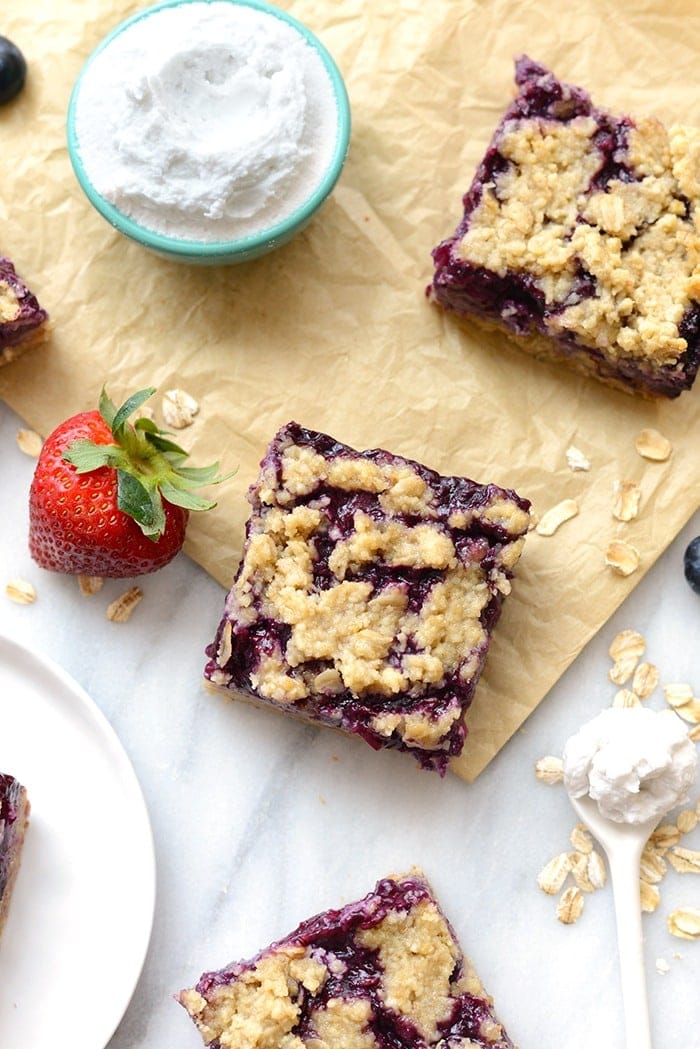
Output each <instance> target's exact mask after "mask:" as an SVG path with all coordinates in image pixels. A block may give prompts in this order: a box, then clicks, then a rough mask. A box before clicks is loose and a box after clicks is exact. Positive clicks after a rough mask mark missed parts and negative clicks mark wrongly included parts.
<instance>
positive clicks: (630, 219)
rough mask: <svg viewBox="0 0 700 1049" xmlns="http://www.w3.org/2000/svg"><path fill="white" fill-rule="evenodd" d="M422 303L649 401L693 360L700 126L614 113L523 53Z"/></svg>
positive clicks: (698, 305)
mask: <svg viewBox="0 0 700 1049" xmlns="http://www.w3.org/2000/svg"><path fill="white" fill-rule="evenodd" d="M515 79H516V84H517V88H518V94H517V97H516V98H515V99H514V101H513V102H512V103H511V105H510V106H509V107H508V109H507V111H506V113H505V115H504V117H503V119H502V120H501V122H500V124H499V125H498V127H497V128H496V131H495V134H494V136H493V138H492V140H491V143H490V145H489V147H488V150H487V152H486V155H485V157H484V159H483V160H482V162H481V164H480V165H479V168H478V170H477V172H476V175H475V176H474V180H473V182H472V184H471V187H470V189H469V191H468V192H467V193H466V195H465V197H464V201H463V203H464V216H463V218H462V221H461V222H460V224H459V226H458V227H457V229H456V231H455V233H454V234H453V236H451V237H449V238H448V239H447V240H445V241H444V242H443V243H442V244H440V245H439V246H438V247H437V248H435V250H434V251H433V259H434V262H435V273H434V276H433V282H432V285H431V287H430V288H429V289H428V294H429V297H430V298H432V299H433V300H434V301H435V302H437V303H439V304H440V305H441V306H444V307H445V308H446V309H448V310H454V311H455V312H457V313H463V314H467V315H469V316H470V317H471V318H472V319H473V320H475V321H476V322H477V323H480V324H481V325H482V326H485V327H487V328H497V329H499V330H503V331H505V332H506V334H507V335H508V336H510V337H511V339H512V340H513V341H514V342H515V343H516V344H517V345H518V346H520V347H521V348H522V349H524V350H526V351H528V352H530V353H532V354H534V355H535V356H538V357H544V358H549V359H553V360H559V361H566V362H567V363H568V364H570V365H572V366H573V367H574V368H576V369H577V370H579V371H582V372H584V373H586V374H589V375H595V376H596V377H597V378H599V379H602V380H603V381H605V382H607V383H608V384H611V385H613V386H616V387H618V388H620V389H623V390H625V391H627V392H631V393H638V394H641V395H642V396H646V397H651V398H653V397H677V396H678V395H679V394H680V393H681V392H682V391H683V390H688V389H690V387H691V386H692V384H693V381H694V379H695V376H696V373H697V370H698V365H699V364H700V236H699V234H698V220H699V219H700V129H697V128H690V127H672V128H670V129H669V130H667V129H666V128H665V127H664V126H663V125H662V124H661V123H660V122H659V121H658V120H656V119H653V118H646V119H642V120H634V119H632V118H631V117H629V116H619V117H618V116H614V115H613V114H611V113H608V112H607V111H605V110H601V109H598V108H596V107H595V106H594V104H593V102H592V101H591V98H590V96H589V95H588V93H587V92H586V91H584V90H583V89H582V88H580V87H575V86H572V85H570V84H565V83H562V82H560V81H559V80H558V79H557V78H556V77H555V76H554V74H553V73H551V72H550V71H549V70H548V69H546V68H545V67H544V66H542V65H539V64H538V63H537V62H533V61H531V60H530V59H529V58H527V57H526V56H524V57H521V58H519V59H518V60H517V62H516V77H515Z"/></svg>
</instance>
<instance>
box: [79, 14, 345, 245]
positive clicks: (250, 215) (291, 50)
mask: <svg viewBox="0 0 700 1049" xmlns="http://www.w3.org/2000/svg"><path fill="white" fill-rule="evenodd" d="M337 125H338V116H337V107H336V102H335V94H334V90H333V84H332V81H331V78H330V75H329V73H328V71H327V69H326V67H325V65H324V64H323V61H322V59H321V58H320V56H319V55H318V53H317V52H316V51H315V50H314V48H313V47H312V46H311V45H310V44H309V43H307V41H306V39H305V38H304V37H303V36H302V35H301V33H299V32H298V31H297V30H296V29H295V28H294V27H293V26H291V25H289V24H288V23H287V22H285V21H283V20H282V19H280V18H277V17H276V16H274V15H271V14H267V13H266V12H263V11H259V10H257V9H255V8H252V7H247V6H245V5H237V4H232V3H226V2H217V0H214V2H201V0H200V2H197V0H195V2H193V3H184V4H181V5H180V6H177V7H165V8H161V9H159V10H155V11H154V12H153V13H152V14H148V15H146V16H145V17H143V18H141V19H139V20H137V21H135V22H134V23H132V24H131V25H130V26H128V27H127V28H126V29H124V30H123V31H122V32H121V33H119V34H118V35H117V36H116V37H115V38H114V39H113V40H112V41H110V42H109V43H108V44H107V45H106V46H105V47H104V48H103V49H102V50H101V51H98V52H97V53H96V55H95V56H94V58H93V59H92V61H91V62H90V63H89V64H88V66H87V68H86V70H85V72H84V74H83V78H82V80H81V83H80V87H79V89H78V91H77V95H76V102H75V132H76V138H77V143H78V152H79V154H80V159H81V160H82V163H83V166H84V168H85V172H86V174H87V176H88V178H89V179H90V181H91V182H92V184H93V186H94V188H95V189H96V190H97V191H98V193H100V194H101V195H102V196H103V197H104V198H105V199H106V200H108V201H109V202H110V203H112V204H114V205H115V206H116V207H117V208H118V209H119V210H120V211H122V212H124V213H125V214H126V215H128V216H129V217H130V218H132V219H134V220H135V221H137V222H139V223H141V224H142V225H144V226H147V227H148V228H150V229H152V230H154V231H156V232H158V233H162V234H165V235H167V236H174V237H184V238H187V239H191V240H198V241H206V242H213V241H219V240H228V239H233V238H238V237H242V236H248V235H251V234H254V233H258V232H261V231H262V230H265V229H268V228H269V227H271V226H273V225H275V224H276V223H277V222H279V221H281V220H282V219H284V218H285V217H286V216H287V215H289V214H291V212H293V211H294V210H295V209H296V208H298V207H300V206H301V205H302V204H303V203H304V202H305V201H306V200H308V199H309V197H310V196H311V195H312V193H313V192H314V190H315V189H316V187H317V186H318V185H319V183H320V182H321V180H322V179H323V176H324V175H325V173H326V171H327V169H328V167H329V164H330V162H331V159H332V156H333V152H334V148H335V144H336V139H337Z"/></svg>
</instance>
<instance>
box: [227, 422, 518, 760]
mask: <svg viewBox="0 0 700 1049" xmlns="http://www.w3.org/2000/svg"><path fill="white" fill-rule="evenodd" d="M249 499H250V502H251V504H252V507H253V514H252V516H251V518H250V520H249V522H248V526H247V534H246V542H245V547H244V551H243V558H242V561H241V564H240V566H239V570H238V573H237V575H236V578H235V580H234V583H233V586H232V588H231V591H230V593H229V596H228V599H227V603H226V612H225V616H224V619H223V620H222V623H221V625H220V628H219V631H218V633H217V638H216V641H215V643H214V645H213V646H212V647H211V649H210V655H211V656H212V661H211V662H210V664H209V665H208V667H207V670H206V676H207V677H208V679H209V680H210V681H212V682H213V683H214V684H217V685H219V686H221V685H224V686H227V687H228V688H229V689H231V690H232V691H235V692H237V693H239V694H240V693H242V694H243V696H244V698H245V696H250V697H251V698H254V699H255V700H257V701H260V702H264V703H270V704H277V705H278V706H280V707H284V708H285V709H287V710H289V711H293V712H294V713H295V714H297V715H299V716H303V717H306V718H307V719H311V720H317V721H320V722H322V723H324V724H330V725H333V726H334V727H339V728H341V729H343V730H345V731H350V732H356V733H358V734H359V735H361V736H362V737H363V738H365V739H367V741H368V742H370V743H372V745H373V746H375V747H376V746H394V747H399V749H404V750H410V751H411V752H413V753H414V754H415V755H416V756H417V757H418V760H419V761H421V763H422V764H425V765H426V767H434V768H438V769H439V770H440V771H442V770H444V766H445V764H446V760H447V758H448V757H449V756H450V754H454V753H458V752H459V750H460V749H461V746H462V743H463V739H464V729H463V715H464V711H465V710H466V707H467V705H468V703H469V702H470V700H471V696H472V694H473V691H474V688H475V686H476V682H477V680H478V677H479V674H480V672H481V668H482V666H483V663H484V659H485V656H486V651H487V648H488V645H489V640H490V634H491V630H492V628H493V625H494V623H495V621H496V619H497V617H498V613H499V610H500V606H501V602H502V600H503V598H504V596H505V595H506V594H507V593H508V592H509V590H510V578H511V575H512V571H513V568H514V567H515V564H516V563H517V561H518V559H519V557H520V554H521V551H522V546H523V542H524V534H525V533H526V532H527V529H528V526H529V513H528V509H529V503H527V502H526V501H525V500H522V499H520V498H519V497H518V496H516V495H515V493H514V492H511V491H507V490H505V489H501V488H498V487H497V486H495V485H486V486H483V485H478V484H475V483H474V482H473V481H469V480H467V479H466V478H460V477H441V476H440V475H438V474H436V473H435V472H434V471H431V470H429V469H428V468H427V467H424V466H422V465H421V464H419V463H415V462H412V461H410V460H406V459H402V458H401V457H399V456H396V455H392V454H390V453H388V452H384V451H381V450H374V451H370V452H357V451H355V450H354V449H352V448H349V447H348V446H346V445H341V444H340V443H339V442H337V441H335V440H334V439H332V438H330V437H327V436H326V435H324V434H318V433H315V432H314V431H309V430H304V429H303V428H301V427H299V426H298V425H297V424H296V423H290V424H288V425H287V426H286V427H283V428H282V429H281V430H280V431H279V433H278V434H277V435H276V437H275V438H274V440H273V442H272V443H271V445H270V448H269V449H268V453H267V455H266V457H265V459H264V460H263V463H262V464H261V474H260V478H259V481H258V483H257V484H255V485H253V487H252V488H251V490H250V493H249Z"/></svg>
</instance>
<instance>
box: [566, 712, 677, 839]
mask: <svg viewBox="0 0 700 1049" xmlns="http://www.w3.org/2000/svg"><path fill="white" fill-rule="evenodd" d="M697 765H698V755H697V751H696V749H695V746H694V744H693V742H692V741H691V740H690V739H689V738H688V733H687V731H686V727H685V725H684V724H683V722H682V721H681V719H680V718H679V717H678V716H677V715H676V714H674V712H673V711H672V710H662V711H656V710H651V709H650V708H647V707H620V708H617V707H610V708H609V709H607V710H603V711H602V712H601V713H600V714H599V715H598V716H597V717H596V718H593V720H592V721H589V722H588V723H587V724H585V725H583V726H582V727H581V728H580V729H579V731H578V732H577V733H576V734H575V735H574V736H572V737H571V738H570V739H569V740H568V741H567V743H566V746H565V747H564V784H565V786H566V789H567V790H568V792H569V794H570V795H571V796H572V797H574V798H580V797H582V796H583V795H584V794H589V795H590V797H591V798H593V800H594V801H597V803H598V808H599V809H600V811H601V813H602V815H603V816H607V817H608V819H611V820H615V821H616V822H618V823H644V822H646V820H649V819H652V817H654V818H657V819H660V818H661V816H663V815H664V813H666V812H668V811H669V810H670V809H672V808H675V806H676V805H681V804H683V802H685V801H687V800H688V792H689V790H690V788H691V786H692V784H693V782H694V780H695V775H696V772H697Z"/></svg>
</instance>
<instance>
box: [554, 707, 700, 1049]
mask: <svg viewBox="0 0 700 1049" xmlns="http://www.w3.org/2000/svg"><path fill="white" fill-rule="evenodd" d="M697 764H698V756H697V751H696V749H695V746H694V745H693V743H692V741H691V740H690V739H689V738H688V735H687V730H686V728H685V726H684V724H683V722H682V721H681V719H680V718H679V717H678V716H677V715H676V714H674V713H673V711H672V710H664V711H659V712H657V711H654V710H651V709H649V708H646V707H629V708H612V707H611V708H609V709H608V710H604V711H602V712H601V713H600V714H599V715H598V717H596V718H594V719H593V720H592V721H589V722H588V723H587V724H585V725H583V726H582V728H581V729H580V730H579V731H578V732H577V733H576V734H575V735H574V736H572V737H571V738H570V739H569V740H568V741H567V743H566V746H565V747H564V784H565V786H566V789H567V791H568V793H569V797H570V799H571V804H572V805H573V807H574V811H575V812H576V814H577V815H578V817H579V819H580V820H581V822H582V823H583V824H585V826H587V827H588V829H589V830H590V831H591V833H592V834H593V835H594V837H595V838H596V839H597V840H598V842H599V843H600V845H601V846H602V848H603V849H604V850H605V853H606V855H607V857H608V863H609V866H610V878H611V881H612V886H613V894H614V900H615V919H616V924H617V939H618V950H619V954H620V969H621V980H622V999H623V1005H624V1013H625V1034H626V1042H627V1049H651V1034H650V1029H649V1008H648V1003H647V991H646V977H645V971H644V953H643V943H642V916H641V907H640V901H639V866H640V860H641V855H642V850H643V849H644V846H645V844H646V842H647V840H648V838H649V835H650V834H651V833H652V831H653V830H654V828H655V827H656V826H657V824H658V823H659V821H660V820H661V818H662V816H664V815H665V814H666V813H667V812H669V811H670V810H671V809H672V808H675V806H676V805H680V804H682V803H683V802H684V801H686V800H687V797H688V792H689V790H690V788H691V786H692V784H693V782H694V780H695V776H696V773H697Z"/></svg>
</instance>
